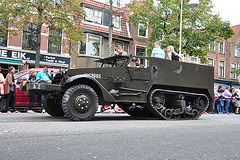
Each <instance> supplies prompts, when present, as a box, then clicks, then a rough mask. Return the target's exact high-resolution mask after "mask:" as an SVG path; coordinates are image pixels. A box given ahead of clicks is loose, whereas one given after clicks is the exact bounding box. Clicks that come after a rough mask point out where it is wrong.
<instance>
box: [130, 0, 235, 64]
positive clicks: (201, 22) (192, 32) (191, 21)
mask: <svg viewBox="0 0 240 160" xmlns="http://www.w3.org/2000/svg"><path fill="white" fill-rule="evenodd" d="M188 2H189V0H184V1H183V25H182V28H183V29H182V52H183V53H184V54H188V55H189V56H195V57H199V58H200V59H201V62H206V61H207V60H206V55H207V53H208V52H209V49H208V47H207V45H208V44H212V43H213V42H214V41H215V40H223V39H228V38H230V37H232V36H233V34H234V33H233V30H232V29H231V28H230V23H229V22H228V21H222V20H221V18H220V17H219V15H218V14H214V13H213V12H212V8H213V4H212V2H211V0H200V5H199V7H198V8H196V9H192V10H191V9H190V8H189V7H188V6H187V4H188ZM128 6H129V8H130V20H131V22H132V23H133V24H134V25H135V26H138V24H139V23H142V24H143V26H144V27H145V28H147V27H149V28H151V30H152V33H151V37H150V39H149V40H148V43H149V46H151V47H148V53H150V51H151V49H152V48H153V44H154V42H155V41H157V40H160V41H161V42H162V48H166V47H167V46H168V45H173V46H174V48H175V50H176V51H178V49H179V36H180V9H181V0H172V1H169V0H157V5H156V3H155V4H154V1H153V0H143V1H142V2H141V3H139V2H138V3H136V0H132V1H131V3H130V4H129V5H128Z"/></svg>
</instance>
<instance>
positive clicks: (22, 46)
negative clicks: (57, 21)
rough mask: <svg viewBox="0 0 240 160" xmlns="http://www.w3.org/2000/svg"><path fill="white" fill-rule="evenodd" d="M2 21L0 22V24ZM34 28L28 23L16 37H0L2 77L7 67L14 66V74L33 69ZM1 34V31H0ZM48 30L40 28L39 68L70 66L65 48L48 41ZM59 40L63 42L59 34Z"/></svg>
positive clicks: (33, 25) (34, 52) (43, 27)
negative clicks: (45, 66) (44, 66)
mask: <svg viewBox="0 0 240 160" xmlns="http://www.w3.org/2000/svg"><path fill="white" fill-rule="evenodd" d="M2 21H3V20H1V22H2ZM35 29H36V26H35V24H34V23H29V26H28V27H27V29H26V30H25V31H19V32H18V35H12V34H9V33H7V34H6V35H5V36H6V37H8V38H7V39H6V38H5V37H4V36H2V37H0V66H1V67H2V72H3V74H4V76H6V74H7V69H8V67H9V66H14V67H15V68H16V72H18V71H21V70H24V69H29V68H34V66H35V59H36V58H35V57H36V34H34V33H36V32H34V30H35ZM0 32H1V30H0ZM49 36H51V35H50V34H49V28H48V27H47V26H46V25H43V26H42V33H41V38H42V40H41V48H40V54H41V56H40V67H42V66H43V65H48V66H49V67H53V68H60V67H65V68H68V67H69V65H70V56H69V54H68V53H67V52H66V51H64V50H65V46H61V45H58V46H56V44H54V43H52V41H51V40H48V37H49ZM56 36H57V35H56ZM58 38H59V40H60V41H62V40H63V36H62V34H61V33H60V35H59V37H58Z"/></svg>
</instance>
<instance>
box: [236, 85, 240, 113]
mask: <svg viewBox="0 0 240 160" xmlns="http://www.w3.org/2000/svg"><path fill="white" fill-rule="evenodd" d="M235 95H236V96H235V98H236V103H235V114H239V108H240V92H239V89H236V90H235Z"/></svg>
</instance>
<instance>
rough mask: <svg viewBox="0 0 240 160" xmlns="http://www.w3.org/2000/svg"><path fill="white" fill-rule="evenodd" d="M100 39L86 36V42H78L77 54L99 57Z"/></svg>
mask: <svg viewBox="0 0 240 160" xmlns="http://www.w3.org/2000/svg"><path fill="white" fill-rule="evenodd" d="M101 44H102V37H100V36H95V35H89V34H86V40H85V41H82V42H80V46H79V52H80V54H85V55H89V56H101Z"/></svg>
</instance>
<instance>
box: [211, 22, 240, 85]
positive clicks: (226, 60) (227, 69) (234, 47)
mask: <svg viewBox="0 0 240 160" xmlns="http://www.w3.org/2000/svg"><path fill="white" fill-rule="evenodd" d="M231 28H232V29H233V30H234V33H235V35H234V37H233V38H230V39H228V40H227V41H220V42H219V43H217V42H216V43H215V45H209V48H210V49H211V52H210V53H209V54H208V56H207V59H208V60H209V64H208V65H210V66H214V82H215V83H214V86H215V87H218V86H219V85H222V86H224V87H225V86H226V85H230V86H233V87H234V88H239V83H238V76H237V74H236V73H231V70H237V69H240V57H239V56H240V55H239V42H240V41H239V40H240V25H236V26H232V27H231Z"/></svg>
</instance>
